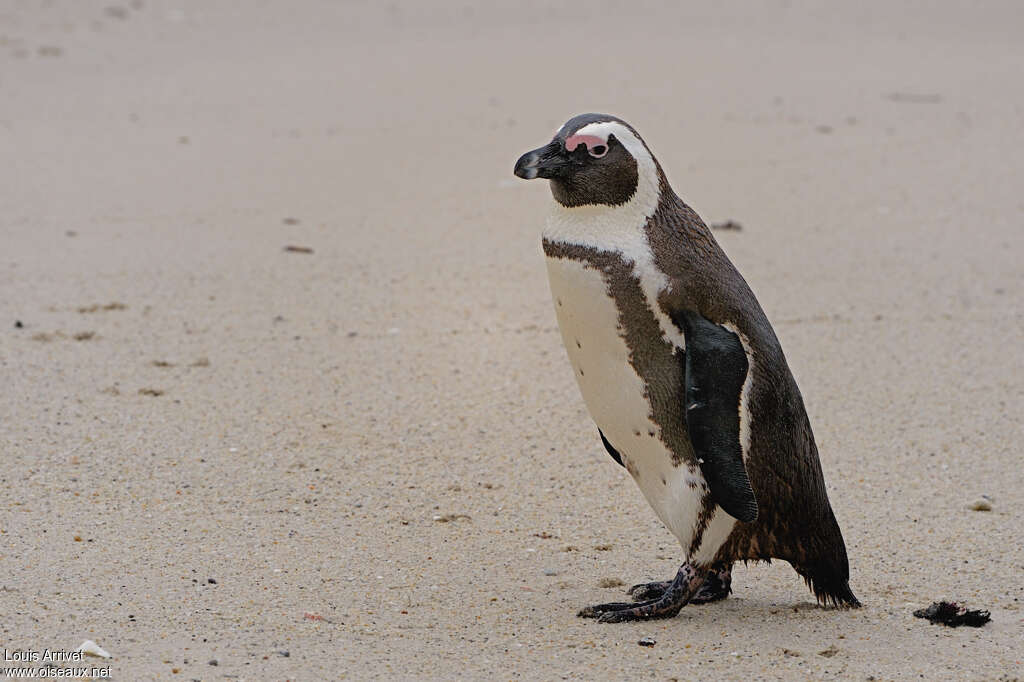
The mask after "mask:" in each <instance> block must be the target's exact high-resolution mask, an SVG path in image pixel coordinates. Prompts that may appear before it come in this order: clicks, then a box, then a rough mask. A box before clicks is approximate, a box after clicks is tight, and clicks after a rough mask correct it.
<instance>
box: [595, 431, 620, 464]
mask: <svg viewBox="0 0 1024 682" xmlns="http://www.w3.org/2000/svg"><path fill="white" fill-rule="evenodd" d="M597 432H598V433H600V434H601V442H602V443H604V449H605V450H607V451H608V454H609V455H611V456H612V459H614V460H615V461H616V462H618V463H619V466H620V467H624V466H626V465H625V464H623V463H622V455H620V454H619V451H618V450H616V449H615V448H613V447H612V444H611V443H609V442H608V439H607V438H605V437H604V433H603V432H602V431H601V429H598V430H597Z"/></svg>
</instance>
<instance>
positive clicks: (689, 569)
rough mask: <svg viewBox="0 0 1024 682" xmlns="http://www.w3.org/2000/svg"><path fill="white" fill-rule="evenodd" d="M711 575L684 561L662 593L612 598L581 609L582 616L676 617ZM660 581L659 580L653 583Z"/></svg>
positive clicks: (608, 619) (606, 619) (616, 619)
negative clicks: (650, 596) (620, 599)
mask: <svg viewBox="0 0 1024 682" xmlns="http://www.w3.org/2000/svg"><path fill="white" fill-rule="evenodd" d="M706 576H707V568H702V567H698V566H694V565H693V564H689V563H687V564H683V565H682V566H680V567H679V572H678V573H676V577H675V579H674V580H673V581H672V582H671V583H669V585H668V587H667V588H666V589H665V590H664V591H663V592H662V594H661V595H660V596H659V597H657V598H654V599H650V600H648V601H643V602H639V603H637V602H611V603H608V604H597V605H595V606H588V607H586V608H584V609H581V610H580V612H579V613H577V614H576V615H577V616H579V617H580V618H596V619H597V622H599V623H624V622H626V621H631V620H653V619H655V618H672V617H673V616H675V615H676V614H678V613H679V611H680V610H681V609H682V608H683V607H684V606H686V604H688V603H689V602H690V600H691V599H692V597H693V595H694V594H696V593H697V591H698V590H699V589H700V587H701V585H703V583H704V580H705V578H706ZM649 584H655V585H656V584H657V583H649Z"/></svg>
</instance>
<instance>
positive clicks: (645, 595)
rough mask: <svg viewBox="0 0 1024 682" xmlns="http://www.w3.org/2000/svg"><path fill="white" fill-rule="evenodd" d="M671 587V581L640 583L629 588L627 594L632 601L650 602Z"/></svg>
mask: <svg viewBox="0 0 1024 682" xmlns="http://www.w3.org/2000/svg"><path fill="white" fill-rule="evenodd" d="M671 586H672V581H671V580H659V581H658V582H654V583H640V584H639V585H633V587H631V588H629V590H628V592H627V594H628V595H629V596H630V597H632V598H633V601H635V602H637V601H650V600H652V599H657V598H659V597H661V595H663V594H665V592H666V591H667V590H668V588H670V587H671Z"/></svg>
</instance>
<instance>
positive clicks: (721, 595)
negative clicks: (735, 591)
mask: <svg viewBox="0 0 1024 682" xmlns="http://www.w3.org/2000/svg"><path fill="white" fill-rule="evenodd" d="M672 582H673V581H671V580H660V581H657V582H653V583H640V584H639V585H633V587H631V588H629V591H628V594H629V596H631V597H632V598H633V600H634V601H638V602H639V601H651V600H652V599H659V598H660V597H661V596H662V595H664V594H665V591H666V590H668V588H669V587H671V586H672ZM731 592H732V564H728V563H718V564H712V565H711V569H710V570H709V571H708V574H707V577H706V578H705V579H704V582H703V583H702V584H701V586H700V588H699V589H698V590H697V592H696V594H694V595H693V596H692V597H690V603H691V604H707V603H709V602H713V601H719V600H720V599H725V598H726V597H728V596H729V593H731Z"/></svg>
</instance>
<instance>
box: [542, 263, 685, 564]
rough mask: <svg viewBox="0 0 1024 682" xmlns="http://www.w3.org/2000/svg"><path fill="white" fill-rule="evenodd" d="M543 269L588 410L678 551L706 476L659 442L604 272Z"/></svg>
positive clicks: (572, 266)
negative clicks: (677, 461) (677, 462)
mask: <svg viewBox="0 0 1024 682" xmlns="http://www.w3.org/2000/svg"><path fill="white" fill-rule="evenodd" d="M547 268H548V278H549V280H550V283H551V294H552V298H553V299H554V304H555V314H556V316H557V318H558V326H559V329H560V330H561V333H562V342H563V343H564V344H565V349H566V352H567V354H568V356H569V362H570V363H571V365H572V369H573V373H574V375H575V376H576V382H577V383H578V384H579V387H580V393H581V394H582V395H583V401H584V402H585V403H586V406H587V410H588V411H589V412H590V415H591V417H592V418H593V419H594V422H595V423H596V424H597V426H598V428H600V429H601V431H602V432H603V433H604V435H605V437H606V438H607V439H608V441H609V442H610V443H611V444H612V446H613V447H615V449H616V450H618V452H619V454H620V455H621V456H622V459H623V464H624V465H625V466H626V468H627V470H628V471H629V473H630V474H631V475H632V476H633V478H634V479H635V480H636V482H637V485H639V487H640V490H641V491H642V492H643V494H644V497H646V498H647V501H648V502H649V503H650V505H651V507H653V509H654V511H655V513H656V514H657V515H658V517H659V518H660V519H661V521H662V522H663V523H664V524H665V525H666V526H667V527H668V528H669V530H670V531H672V533H673V534H674V535H675V536H676V537H677V538H678V539H679V541H680V543H681V544H682V545H683V547H684V548H687V547H689V543H690V541H691V539H692V537H693V531H694V526H695V525H696V521H697V515H698V513H699V511H700V506H701V496H702V494H703V490H704V479H703V477H702V475H701V473H700V471H699V469H697V468H696V467H690V466H688V465H686V464H685V463H684V464H681V465H678V466H677V465H675V464H673V457H672V453H671V452H669V450H668V448H667V447H666V446H665V444H664V443H663V442H662V440H661V438H660V437H659V436H660V433H659V427H658V425H657V424H656V423H655V422H654V421H653V419H652V417H651V405H650V403H649V402H648V399H647V392H646V386H645V384H644V381H643V380H642V379H641V377H640V376H639V375H638V374H637V373H636V371H635V370H634V368H633V365H632V364H631V363H630V352H631V351H630V348H629V346H628V344H627V343H626V340H625V338H624V336H623V333H622V332H623V330H622V329H621V321H620V318H619V310H618V307H617V306H616V303H615V301H614V299H613V298H612V297H611V296H610V295H609V291H608V283H607V281H606V280H605V275H604V274H603V273H602V272H601V271H600V270H598V269H596V268H593V267H589V266H588V265H586V264H585V263H583V262H580V261H578V260H571V259H563V258H552V257H548V258H547ZM680 399H682V398H681V397H680Z"/></svg>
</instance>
